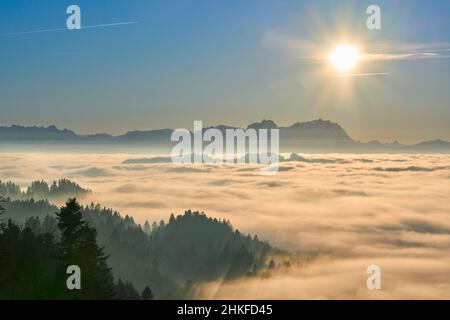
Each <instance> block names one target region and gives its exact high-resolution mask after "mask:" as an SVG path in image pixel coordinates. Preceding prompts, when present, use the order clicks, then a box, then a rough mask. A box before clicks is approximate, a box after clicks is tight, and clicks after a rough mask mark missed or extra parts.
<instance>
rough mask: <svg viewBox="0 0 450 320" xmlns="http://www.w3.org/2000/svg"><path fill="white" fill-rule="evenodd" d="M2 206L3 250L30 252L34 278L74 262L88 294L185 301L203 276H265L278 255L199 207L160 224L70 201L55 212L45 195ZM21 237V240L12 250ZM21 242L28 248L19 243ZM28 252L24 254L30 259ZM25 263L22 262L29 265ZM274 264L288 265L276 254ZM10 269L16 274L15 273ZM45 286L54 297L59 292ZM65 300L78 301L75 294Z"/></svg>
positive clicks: (56, 280) (208, 278)
mask: <svg viewBox="0 0 450 320" xmlns="http://www.w3.org/2000/svg"><path fill="white" fill-rule="evenodd" d="M3 207H4V208H5V209H6V212H5V214H4V215H3V220H4V221H5V223H3V224H2V225H3V227H2V228H3V229H2V230H1V231H0V232H1V234H2V239H3V240H4V239H10V241H9V242H7V243H6V244H5V245H4V246H3V248H5V247H6V248H10V249H9V250H13V251H14V250H19V249H20V250H22V249H21V248H27V249H23V250H33V252H37V253H36V257H41V260H42V261H41V264H42V272H47V273H48V274H46V275H42V274H41V273H40V271H39V270H40V269H39V268H37V269H36V275H35V276H36V279H38V278H40V277H41V276H43V279H47V278H48V277H50V278H49V279H50V280H49V281H45V282H46V283H58V284H60V283H61V279H60V278H59V276H56V275H60V274H61V271H60V268H62V266H65V265H67V264H78V265H80V264H82V265H83V267H82V269H85V270H87V273H88V274H89V275H92V279H91V276H89V277H88V278H87V279H86V281H92V283H98V285H95V286H94V287H96V288H97V289H92V291H90V292H85V293H83V294H84V295H85V296H84V297H88V298H94V297H98V298H120V299H136V298H138V297H139V298H145V299H150V298H153V297H155V298H157V299H174V298H189V297H193V295H194V294H195V289H196V286H197V285H198V284H201V283H202V282H205V281H212V280H219V279H223V280H229V279H234V278H238V277H252V276H263V277H264V276H267V274H269V273H270V270H271V269H272V268H273V267H274V266H275V265H276V264H275V262H274V261H273V260H271V259H272V258H273V257H280V256H282V255H283V256H284V257H285V255H284V253H283V252H281V251H279V250H277V249H274V248H272V247H271V246H270V245H269V244H268V243H267V242H264V241H261V240H259V239H258V238H257V237H256V236H254V237H251V236H250V235H244V234H242V233H241V232H240V231H239V230H236V229H234V228H233V227H232V225H231V224H230V222H229V221H226V220H219V219H213V218H210V217H207V216H206V215H205V214H204V213H200V212H193V211H186V212H185V213H184V214H182V215H179V216H177V217H175V216H174V215H173V214H172V215H171V216H170V218H169V220H168V221H167V222H165V221H159V222H156V221H155V222H148V221H147V222H146V223H145V224H144V225H143V226H141V225H139V224H136V223H135V222H134V220H133V218H131V217H129V216H125V217H123V216H121V215H120V214H119V213H118V212H116V211H113V210H111V209H107V208H102V207H101V206H100V205H94V204H91V205H89V206H86V207H81V206H79V205H78V203H77V202H76V201H75V200H70V201H69V202H67V204H66V206H65V207H63V208H61V209H60V210H59V209H58V208H57V207H56V206H54V205H52V204H50V203H49V202H48V201H47V200H39V201H34V200H32V199H28V200H11V199H10V198H7V199H6V200H5V201H4V202H3ZM55 213H56V214H55ZM8 220H10V221H8ZM11 232H14V234H15V238H14V240H12V238H10V235H11ZM8 237H9V238H8ZM25 237H27V238H25ZM21 239H22V240H21ZM3 240H2V241H3ZM5 241H6V240H5ZM21 241H22V242H24V243H22V244H21V245H19V246H18V247H15V244H20V243H21ZM29 241H32V242H33V246H36V247H33V248H29V247H27V245H26V243H28V242H29ZM97 241H98V243H97ZM10 246H12V247H10ZM11 248H13V249H11ZM18 248H19V249H18ZM102 248H104V249H102ZM40 250H41V251H42V252H41V251H40ZM20 252H22V251H20ZM22 253H23V252H22ZM14 254H15V255H17V253H14ZM23 254H24V255H25V253H23ZM33 254H34V253H33ZM33 254H32V255H27V256H29V257H30V259H31V257H32V256H33ZM0 257H1V256H0ZM0 259H2V258H0ZM2 260H3V259H2ZM27 261H28V260H26V259H25V260H24V261H23V265H24V266H28V267H30V266H31V265H32V264H31V263H32V262H30V261H29V262H27ZM76 262H78V263H76ZM33 263H35V262H33ZM278 263H283V264H284V265H286V263H288V262H287V260H286V259H285V258H283V259H282V260H281V258H280V259H279V261H278ZM46 264H49V266H47V265H46ZM37 265H38V266H39V263H38V264H37ZM11 268H12V267H11ZM24 268H25V267H24ZM30 268H31V269H30V270H34V269H33V268H32V267H30ZM110 268H111V269H110ZM15 269H16V268H15ZM10 270H12V269H10ZM18 270H20V268H19V269H18ZM100 270H101V271H100ZM63 271H65V269H64V270H63ZM11 272H12V271H11ZM17 272H18V273H17V277H19V274H20V273H21V272H22V271H17ZM84 274H86V272H85V273H84ZM100 274H101V275H102V276H99V275H100ZM38 275H39V276H38ZM63 276H64V277H66V274H65V273H64V274H63ZM17 277H16V278H14V279H18V278H17ZM51 277H56V278H54V279H53V278H51ZM113 278H115V279H116V282H115V285H114V286H113V285H112V283H114V282H113ZM5 279H6V278H5ZM64 279H65V278H64ZM17 281H19V280H17ZM36 281H37V280H36ZM19 282H20V281H19ZM99 283H104V285H100V284H99ZM63 284H64V285H65V281H64V282H63ZM48 285H50V284H48ZM52 286H53V287H54V288H55V289H54V290H55V291H54V292H55V293H54V294H57V293H58V292H59V293H60V292H61V291H60V290H63V289H64V288H62V289H61V288H59V287H57V286H55V285H52ZM103 286H105V287H103ZM96 290H100V292H102V294H101V295H100V294H99V293H98V292H97V291H96ZM113 291H114V292H115V293H114V294H113ZM44 292H51V291H48V290H47V289H46V290H44ZM139 293H141V294H139ZM73 297H74V298H79V296H77V295H76V294H75V295H73Z"/></svg>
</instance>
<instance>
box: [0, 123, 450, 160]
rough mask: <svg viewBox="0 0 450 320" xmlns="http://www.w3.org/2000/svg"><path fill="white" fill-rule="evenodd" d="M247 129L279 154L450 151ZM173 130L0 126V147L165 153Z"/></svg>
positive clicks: (436, 145)
mask: <svg viewBox="0 0 450 320" xmlns="http://www.w3.org/2000/svg"><path fill="white" fill-rule="evenodd" d="M210 128H215V129H218V130H220V131H221V132H222V133H224V136H225V131H226V130H227V129H243V128H239V127H233V126H228V125H217V126H213V127H207V128H203V131H206V130H208V129H210ZM247 129H255V130H260V129H267V130H268V131H270V129H279V133H280V152H291V151H294V152H295V151H302V152H317V153H322V152H369V153H370V152H410V153H415V152H437V153H448V152H450V142H448V141H444V140H439V139H436V140H430V141H424V142H420V143H418V144H414V145H402V144H400V143H399V142H397V141H395V142H393V143H381V142H380V141H378V140H373V141H370V142H367V143H362V142H359V141H356V140H354V139H352V138H351V137H350V135H349V134H348V133H347V132H346V130H345V129H343V128H342V127H341V126H340V125H339V124H337V123H334V122H331V121H329V120H322V119H318V120H313V121H306V122H296V123H294V124H292V125H291V126H288V127H280V126H278V125H277V124H276V123H275V122H274V121H272V120H266V119H265V120H262V121H261V122H255V123H251V124H249V125H248V126H247ZM172 132H173V129H170V128H165V129H157V130H144V131H141V130H135V131H128V132H127V133H125V134H122V135H117V136H114V135H110V134H106V133H97V134H88V135H80V134H77V133H75V132H74V131H72V130H69V129H59V128H57V127H56V126H54V125H51V126H48V127H37V126H32V127H25V126H19V125H12V126H10V127H0V144H36V143H39V144H58V143H64V144H105V145H110V146H114V145H119V146H127V145H141V146H142V145H145V146H148V147H159V148H164V149H166V150H170V148H171V147H172V146H173V145H174V143H173V142H171V134H172Z"/></svg>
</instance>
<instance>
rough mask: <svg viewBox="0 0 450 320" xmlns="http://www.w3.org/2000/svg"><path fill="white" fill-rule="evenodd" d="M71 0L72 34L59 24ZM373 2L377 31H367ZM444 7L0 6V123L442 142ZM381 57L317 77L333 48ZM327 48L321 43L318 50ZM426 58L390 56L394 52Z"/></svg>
mask: <svg viewBox="0 0 450 320" xmlns="http://www.w3.org/2000/svg"><path fill="white" fill-rule="evenodd" d="M70 4H77V5H79V6H80V8H81V12H82V26H92V25H99V24H109V23H118V22H136V23H134V24H129V25H122V26H111V27H102V28H90V29H84V30H75V31H68V30H63V31H53V32H41V33H29V34H20V32H23V31H35V30H43V29H58V28H64V27H65V22H66V18H67V14H66V8H67V6H68V5H70ZM370 4H378V5H380V7H381V10H382V30H380V31H369V30H368V29H367V28H366V25H365V22H366V18H367V15H366V13H365V11H366V8H367V6H368V5H370ZM448 12H450V1H444V0H437V1H420V0H417V1H413V0H411V1H407V0H404V1H401V0H398V1H394V0H391V1H374V0H370V1H300V0H297V1H281V0H280V1H274V0H273V1H268V0H241V1H233V0H232V1H225V0H220V1H219V0H215V1H213V0H208V1H207V0H196V1H181V0H174V1H148V0H121V1H119V0H109V1H100V0H88V1H81V0H78V1H75V0H71V1H62V0H59V1H50V0H39V1H37V0H32V1H30V0H2V1H1V3H0V52H1V59H0V74H1V75H0V99H1V100H0V111H1V114H2V117H1V118H0V125H10V124H23V125H50V124H56V125H57V126H59V127H67V128H70V129H73V130H75V131H77V132H82V133H87V132H90V133H93V132H110V133H122V132H124V131H127V130H133V129H150V128H161V127H186V128H191V127H192V123H193V121H194V120H203V121H204V123H205V124H207V125H213V124H220V123H227V124H233V125H246V124H248V123H249V122H253V121H259V120H261V119H263V118H270V119H273V120H274V121H275V122H277V123H278V124H280V125H288V124H291V123H293V122H295V121H304V120H311V119H315V118H325V119H330V120H333V121H336V122H339V123H340V124H341V125H342V126H343V127H345V128H346V129H348V131H349V133H350V134H351V135H352V136H354V137H355V138H356V139H360V140H364V141H366V140H370V139H375V138H379V139H381V140H384V141H390V140H395V139H398V140H400V141H402V142H414V141H418V140H423V139H433V138H444V139H447V140H450V125H449V124H450V103H449V101H450V90H448V86H449V85H448V83H449V82H450V72H449V71H450V70H449V69H450V59H449V58H448V57H447V56H448V55H450V51H448V49H449V48H450V19H449V18H448ZM342 40H345V41H356V42H357V43H361V44H362V46H363V47H364V50H365V52H368V53H374V52H376V53H377V54H379V55H380V56H381V55H387V54H394V55H396V58H395V59H384V58H383V59H381V60H380V61H376V62H373V63H370V64H366V65H364V66H361V71H360V72H361V73H364V74H366V73H371V74H377V73H380V74H381V73H382V74H384V75H383V76H376V75H373V76H362V77H354V78H352V79H339V78H336V77H334V75H333V74H332V72H329V71H324V70H325V67H324V64H325V63H326V62H317V61H313V60H311V59H309V58H308V57H310V56H311V55H317V56H318V55H322V54H327V53H328V52H329V50H330V49H331V48H332V45H333V44H334V43H336V44H339V42H340V41H342ZM330 46H331V47H330ZM411 52H414V54H430V53H432V54H433V57H431V58H428V57H427V58H426V59H424V58H417V59H416V58H400V57H402V56H403V55H404V54H406V53H411Z"/></svg>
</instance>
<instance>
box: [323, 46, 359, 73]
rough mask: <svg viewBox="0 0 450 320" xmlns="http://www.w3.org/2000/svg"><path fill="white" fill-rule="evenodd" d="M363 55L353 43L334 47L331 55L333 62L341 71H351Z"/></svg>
mask: <svg viewBox="0 0 450 320" xmlns="http://www.w3.org/2000/svg"><path fill="white" fill-rule="evenodd" d="M360 58H361V55H360V54H359V52H358V49H356V47H354V46H352V45H347V44H342V45H339V46H337V47H336V48H334V50H333V51H332V52H331V55H330V61H331V64H332V65H333V66H334V67H335V68H336V70H338V71H340V72H349V71H350V70H352V69H353V68H354V67H355V66H356V64H357V63H358V61H359V59H360Z"/></svg>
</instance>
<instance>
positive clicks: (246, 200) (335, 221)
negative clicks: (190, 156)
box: [0, 150, 450, 299]
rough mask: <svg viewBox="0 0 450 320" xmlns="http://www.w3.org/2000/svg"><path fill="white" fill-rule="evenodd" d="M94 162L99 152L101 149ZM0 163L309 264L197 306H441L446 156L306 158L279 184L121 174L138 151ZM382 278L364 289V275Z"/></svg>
mask: <svg viewBox="0 0 450 320" xmlns="http://www.w3.org/2000/svg"><path fill="white" fill-rule="evenodd" d="M99 152H100V151H99ZM99 152H97V153H96V152H95V151H94V150H90V152H83V153H82V152H78V151H72V152H71V151H70V150H69V151H66V152H45V153H40V152H39V150H34V151H33V152H27V153H20V152H15V151H14V150H8V151H5V150H4V152H2V153H0V159H1V161H0V180H2V181H9V180H11V181H14V182H16V183H18V184H20V185H21V186H23V187H25V186H27V185H29V184H30V182H31V181H33V180H38V179H39V180H41V179H43V180H46V181H51V180H53V179H59V178H69V179H71V180H73V181H75V182H77V183H79V184H80V185H81V186H82V187H86V188H89V189H91V190H92V191H93V193H92V194H91V195H90V196H88V197H87V198H84V199H80V200H81V202H82V203H85V204H87V203H90V202H91V201H93V202H95V203H100V204H102V205H104V206H107V207H111V208H113V209H115V210H118V211H120V212H121V214H123V215H125V214H128V215H130V216H132V217H134V219H135V221H136V222H139V223H143V222H145V221H146V220H149V221H155V220H156V221H159V220H161V219H165V220H167V219H168V217H169V215H170V213H175V214H177V213H182V212H184V210H187V209H193V210H200V211H204V212H205V213H206V214H208V215H209V216H213V217H217V218H225V219H229V220H230V221H231V223H232V224H233V225H234V227H235V228H237V229H239V230H240V231H242V232H244V233H251V234H258V236H259V238H261V239H264V240H267V241H269V242H270V243H271V244H272V245H275V246H278V247H280V248H282V249H286V250H290V251H291V252H294V253H296V254H299V255H305V256H312V257H314V259H312V260H311V261H310V262H309V263H307V264H305V265H303V266H301V267H300V266H296V267H293V268H291V270H290V271H287V272H283V273H282V274H275V275H273V276H272V277H271V278H270V279H252V280H242V281H234V282H231V283H229V282H228V283H221V282H220V283H208V284H205V285H204V287H203V288H202V290H201V291H200V293H199V297H202V298H275V299H283V298H285V299H297V298H306V299H317V298H331V299H334V298H344V299H351V298H363V299H364V298H425V299H426V298H447V299H450V201H449V199H450V156H449V155H417V154H416V155H392V154H390V155H388V154H379V155H376V154H375V155H374V154H371V155H364V154H358V155H353V154H329V155H318V154H315V155H305V156H304V157H305V158H306V160H307V161H305V160H302V161H295V162H283V163H281V164H280V170H279V172H278V173H277V174H275V175H271V176H265V175H261V174H260V170H259V169H260V168H259V166H258V165H245V164H242V165H237V164H235V165H174V164H171V163H156V164H145V163H137V164H124V163H123V162H124V161H125V160H126V159H130V158H140V157H148V155H146V154H144V153H142V154H139V153H133V154H130V153H120V152H116V153H114V154H111V153H99ZM371 264H376V265H378V266H379V267H380V268H381V272H382V290H374V291H371V290H368V289H367V287H366V279H367V274H366V268H367V266H368V265H371Z"/></svg>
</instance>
